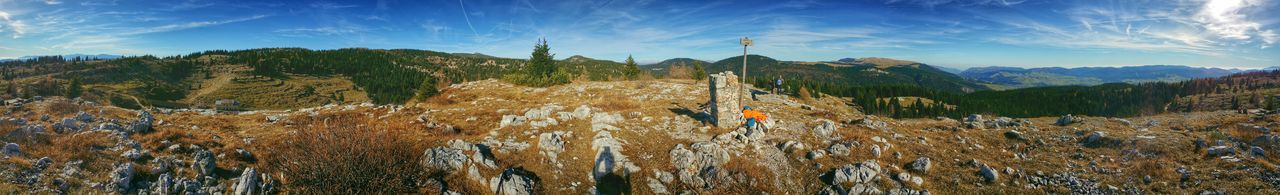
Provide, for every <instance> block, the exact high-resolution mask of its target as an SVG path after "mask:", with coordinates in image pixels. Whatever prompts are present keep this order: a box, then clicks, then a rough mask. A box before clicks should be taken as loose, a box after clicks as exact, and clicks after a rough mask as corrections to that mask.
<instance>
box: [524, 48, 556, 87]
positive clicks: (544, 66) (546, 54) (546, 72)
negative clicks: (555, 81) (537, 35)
mask: <svg viewBox="0 0 1280 195" xmlns="http://www.w3.org/2000/svg"><path fill="white" fill-rule="evenodd" d="M555 71H556V65H555V55H554V54H551V47H550V46H547V40H546V39H542V40H540V41H539V42H538V43H537V44H536V45H534V46H533V54H532V56H530V57H529V73H531V75H530V76H534V77H537V78H548V77H551V74H554V73H555Z"/></svg>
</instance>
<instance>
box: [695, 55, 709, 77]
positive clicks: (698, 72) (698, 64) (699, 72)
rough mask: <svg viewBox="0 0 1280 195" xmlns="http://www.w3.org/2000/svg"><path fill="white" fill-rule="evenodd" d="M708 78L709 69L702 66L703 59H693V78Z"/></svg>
mask: <svg viewBox="0 0 1280 195" xmlns="http://www.w3.org/2000/svg"><path fill="white" fill-rule="evenodd" d="M703 79H707V70H706V69H704V68H702V61H697V60H694V61H693V80H695V81H702V80H703Z"/></svg>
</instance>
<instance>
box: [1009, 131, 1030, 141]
mask: <svg viewBox="0 0 1280 195" xmlns="http://www.w3.org/2000/svg"><path fill="white" fill-rule="evenodd" d="M1004 137H1005V138H1009V139H1013V140H1027V137H1026V136H1023V135H1022V132H1018V130H1009V131H1008V132H1004Z"/></svg>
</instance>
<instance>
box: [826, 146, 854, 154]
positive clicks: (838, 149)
mask: <svg viewBox="0 0 1280 195" xmlns="http://www.w3.org/2000/svg"><path fill="white" fill-rule="evenodd" d="M827 152H830V153H831V155H836V156H848V155H849V153H850V152H849V147H848V146H845V145H844V144H831V147H829V148H827Z"/></svg>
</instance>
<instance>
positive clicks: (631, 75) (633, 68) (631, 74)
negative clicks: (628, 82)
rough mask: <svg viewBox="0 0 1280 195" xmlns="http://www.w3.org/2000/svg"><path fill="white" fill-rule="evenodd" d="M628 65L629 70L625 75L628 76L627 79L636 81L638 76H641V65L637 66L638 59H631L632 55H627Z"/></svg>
mask: <svg viewBox="0 0 1280 195" xmlns="http://www.w3.org/2000/svg"><path fill="white" fill-rule="evenodd" d="M626 63H627V69H626V72H625V73H623V74H624V75H626V76H627V79H636V76H639V75H640V65H638V64H636V59H635V58H631V55H627V62H626Z"/></svg>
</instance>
